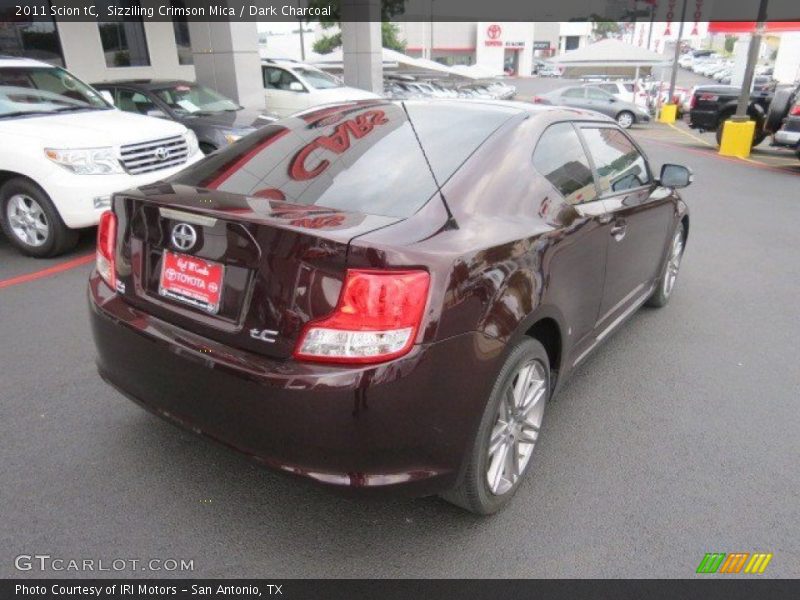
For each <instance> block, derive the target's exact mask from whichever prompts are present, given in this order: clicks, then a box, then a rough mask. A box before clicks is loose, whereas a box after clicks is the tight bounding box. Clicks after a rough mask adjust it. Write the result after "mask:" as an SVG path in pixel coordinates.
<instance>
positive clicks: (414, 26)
mask: <svg viewBox="0 0 800 600" xmlns="http://www.w3.org/2000/svg"><path fill="white" fill-rule="evenodd" d="M398 25H399V27H400V34H401V37H402V38H404V39H405V40H406V44H407V45H406V52H407V54H408V55H409V56H413V57H421V58H429V59H432V60H435V61H438V62H441V63H443V64H446V65H474V64H477V65H480V66H482V67H486V68H487V69H489V70H491V71H494V72H500V71H513V72H514V73H516V74H519V75H530V74H531V71H532V67H533V61H534V59H536V58H549V57H551V56H554V55H556V54H562V53H564V52H566V51H569V50H576V49H578V48H583V47H584V46H586V45H587V44H589V42H590V39H591V34H592V24H591V23H587V22H583V23H579V22H574V23H572V22H540V23H520V22H498V21H494V22H458V23H451V22H444V23H437V22H425V21H422V22H413V23H411V22H410V23H399V24H398Z"/></svg>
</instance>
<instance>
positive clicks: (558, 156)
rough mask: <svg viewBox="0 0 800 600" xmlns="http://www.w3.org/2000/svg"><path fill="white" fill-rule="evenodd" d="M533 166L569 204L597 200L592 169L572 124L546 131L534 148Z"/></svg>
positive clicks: (554, 126)
mask: <svg viewBox="0 0 800 600" xmlns="http://www.w3.org/2000/svg"><path fill="white" fill-rule="evenodd" d="M533 165H534V167H536V170H537V171H539V173H541V174H542V175H544V176H545V177H546V178H547V180H548V181H549V182H550V183H552V184H553V187H555V188H556V189H557V190H558V191H559V192H560V193H561V195H562V196H564V199H565V200H566V201H567V202H569V203H570V204H580V203H581V202H589V201H590V200H594V199H595V198H596V196H597V190H596V189H595V187H594V179H593V176H592V168H591V166H590V165H589V160H588V159H587V158H586V153H585V152H584V151H583V146H582V145H581V141H580V139H579V138H578V134H577V133H576V131H575V128H574V127H573V126H572V124H570V123H558V124H556V125H551V126H550V127H548V128H547V130H546V131H545V132H544V133H543V134H542V137H541V138H539V143H538V144H537V145H536V150H535V151H534V153H533Z"/></svg>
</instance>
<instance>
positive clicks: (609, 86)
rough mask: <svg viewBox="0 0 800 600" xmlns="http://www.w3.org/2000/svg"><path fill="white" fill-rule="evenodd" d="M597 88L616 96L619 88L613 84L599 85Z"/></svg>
mask: <svg viewBox="0 0 800 600" xmlns="http://www.w3.org/2000/svg"><path fill="white" fill-rule="evenodd" d="M597 87H599V88H600V89H601V90H605V91H606V92H608V93H609V94H616V93H617V86H616V85H614V84H613V83H603V84H600V85H598V86H597Z"/></svg>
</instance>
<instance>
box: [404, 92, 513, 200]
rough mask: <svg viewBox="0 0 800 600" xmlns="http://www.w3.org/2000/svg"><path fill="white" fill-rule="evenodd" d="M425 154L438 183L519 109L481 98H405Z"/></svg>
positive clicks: (445, 178)
mask: <svg viewBox="0 0 800 600" xmlns="http://www.w3.org/2000/svg"><path fill="white" fill-rule="evenodd" d="M405 106H406V109H407V110H408V114H409V116H410V117H411V121H412V122H413V123H414V129H415V130H416V132H417V135H418V136H419V139H420V142H421V143H422V147H423V148H425V155H426V156H427V157H428V160H429V161H430V164H431V168H432V169H433V172H434V174H435V175H436V180H437V181H438V182H439V184H440V185H443V184H444V183H445V181H447V180H448V179H450V177H451V176H452V175H453V173H455V172H456V171H457V170H458V168H459V167H460V166H461V165H462V164H463V163H464V161H465V160H467V158H469V157H470V155H471V154H472V153H473V152H475V150H477V149H478V147H479V146H480V145H481V144H482V143H483V142H484V141H485V140H486V138H488V137H489V136H490V135H492V133H494V132H495V131H496V130H497V129H498V128H499V127H500V126H501V125H503V123H505V122H506V121H508V120H509V119H510V118H511V117H513V116H514V115H517V114H519V113H520V112H521V110H520V109H519V108H516V107H513V106H503V105H500V104H483V103H480V102H459V101H455V102H447V101H443V102H406V103H405Z"/></svg>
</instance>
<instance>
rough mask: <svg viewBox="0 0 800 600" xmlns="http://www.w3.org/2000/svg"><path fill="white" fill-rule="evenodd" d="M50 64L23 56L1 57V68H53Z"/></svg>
mask: <svg viewBox="0 0 800 600" xmlns="http://www.w3.org/2000/svg"><path fill="white" fill-rule="evenodd" d="M52 66H53V65H51V64H50V63H46V62H42V61H40V60H34V59H33V58H25V57H23V56H0V67H52Z"/></svg>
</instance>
